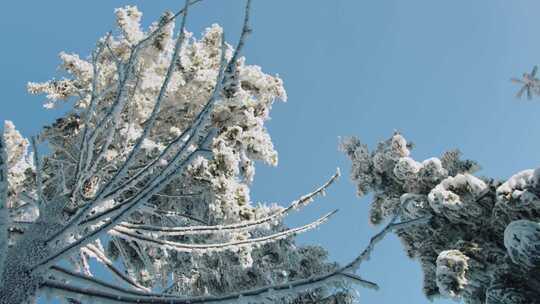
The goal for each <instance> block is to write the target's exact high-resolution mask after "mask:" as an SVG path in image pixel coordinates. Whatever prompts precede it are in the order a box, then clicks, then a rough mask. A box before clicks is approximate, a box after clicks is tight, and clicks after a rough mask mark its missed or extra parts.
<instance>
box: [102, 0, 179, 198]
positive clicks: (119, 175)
mask: <svg viewBox="0 0 540 304" xmlns="http://www.w3.org/2000/svg"><path fill="white" fill-rule="evenodd" d="M188 6H189V0H186V1H185V5H184V9H183V11H184V12H183V14H182V22H181V25H180V32H179V34H178V38H177V39H176V45H175V47H174V51H173V55H172V58H171V63H170V64H169V67H168V69H167V74H166V75H165V79H164V80H163V82H162V84H161V88H160V89H159V94H158V96H157V98H156V102H155V104H154V108H153V109H152V113H151V114H150V118H148V120H147V121H146V124H145V127H144V129H143V132H142V134H141V135H140V136H139V138H138V139H137V142H136V143H135V145H134V146H133V148H132V149H131V151H130V152H129V154H128V156H127V158H126V160H125V161H124V163H123V164H122V166H121V167H120V168H119V169H118V170H117V171H116V173H115V174H114V175H113V177H112V178H111V180H110V181H109V182H108V183H107V184H106V185H105V186H104V187H103V190H100V193H102V192H106V191H108V190H109V189H110V188H111V187H112V185H114V183H115V182H116V181H118V180H120V179H121V178H122V177H123V176H124V175H125V173H126V172H127V170H128V168H129V166H130V165H131V164H132V163H133V159H134V158H135V156H137V155H138V153H139V151H140V150H141V147H142V144H143V142H144V141H145V140H146V139H147V138H148V135H149V133H150V130H151V129H152V128H153V126H154V123H155V121H156V119H157V115H158V113H159V111H160V109H161V103H162V101H163V98H164V96H165V93H166V92H167V88H168V86H169V82H170V80H171V77H172V75H173V72H174V70H175V68H176V62H177V61H178V60H180V59H181V57H180V49H181V48H182V44H183V42H184V39H185V26H186V20H187V15H188Z"/></svg>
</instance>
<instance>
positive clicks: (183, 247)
mask: <svg viewBox="0 0 540 304" xmlns="http://www.w3.org/2000/svg"><path fill="white" fill-rule="evenodd" d="M336 212H337V210H336V211H333V212H330V213H328V214H326V215H324V216H323V217H321V218H319V219H317V220H315V221H313V222H311V223H309V224H307V225H304V226H301V227H297V228H290V229H286V230H284V231H282V232H278V233H274V234H271V235H267V236H263V237H258V238H252V239H247V240H241V241H231V242H226V243H218V244H183V243H178V242H172V241H166V240H161V239H158V238H156V237H152V236H147V235H143V234H137V233H136V231H133V230H131V229H126V228H124V227H121V226H117V227H115V228H113V229H112V231H111V232H110V233H111V234H112V235H115V236H118V237H120V238H125V239H127V240H134V241H137V242H141V243H144V244H147V245H150V246H154V247H159V248H162V249H170V250H175V251H180V252H213V251H222V250H228V249H234V248H240V247H242V246H253V245H259V246H260V245H264V244H265V243H269V242H275V241H278V240H281V239H284V238H287V237H290V236H294V235H297V234H299V233H302V232H305V231H308V230H311V229H314V228H316V227H318V226H319V225H321V224H322V223H324V222H326V221H327V220H328V219H329V218H330V217H331V216H332V215H334V214H335V213H336ZM157 235H159V234H157Z"/></svg>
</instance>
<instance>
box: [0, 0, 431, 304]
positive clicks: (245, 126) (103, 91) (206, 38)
mask: <svg viewBox="0 0 540 304" xmlns="http://www.w3.org/2000/svg"><path fill="white" fill-rule="evenodd" d="M197 2H200V0H191V1H186V3H185V6H184V8H183V9H182V10H180V11H179V12H177V13H171V12H166V13H164V14H163V15H162V17H161V18H160V19H159V20H158V21H156V22H155V23H153V24H152V25H151V26H150V28H149V29H148V30H147V31H144V30H143V29H141V27H140V24H139V22H140V19H141V16H142V14H141V12H140V11H138V10H137V8H136V7H133V6H127V7H124V8H120V9H117V10H116V11H115V13H116V18H117V23H118V26H119V29H120V34H119V35H113V34H112V33H108V34H107V35H105V36H104V37H103V38H101V39H99V41H98V43H97V45H96V49H95V50H94V51H93V52H92V53H91V56H89V58H86V59H83V58H81V57H80V56H78V55H76V54H68V53H61V54H60V59H61V68H62V69H63V70H65V71H66V72H67V73H69V75H70V77H68V78H64V79H59V80H51V81H46V82H41V83H29V84H28V90H29V91H30V92H31V93H42V94H46V97H47V102H46V103H45V107H46V108H54V107H55V106H56V105H58V104H59V103H62V102H69V103H71V104H72V105H73V107H72V109H71V111H69V112H68V113H67V114H65V115H64V116H63V117H61V118H59V119H57V120H56V122H55V123H53V124H51V125H49V126H46V127H44V128H43V130H42V131H41V132H40V133H39V134H38V136H35V137H33V138H32V139H31V140H30V141H29V140H27V139H25V138H24V137H23V136H22V135H21V134H20V133H19V132H18V131H17V130H16V129H15V127H14V125H13V123H11V122H6V123H5V126H4V132H3V136H2V140H1V141H0V151H1V154H0V156H1V157H0V232H1V234H0V279H1V280H0V281H1V282H2V283H1V285H0V294H1V295H2V296H1V297H0V303H27V302H32V301H33V300H34V299H35V298H36V296H38V295H40V294H42V293H43V292H48V293H50V294H51V295H52V296H54V297H59V298H60V299H63V300H65V301H67V302H70V303H81V302H86V301H97V302H99V303H109V302H115V303H116V302H120V303H218V302H219V303H226V302H232V303H264V302H270V303H328V304H330V303H351V301H352V300H353V295H354V292H353V289H352V286H353V285H355V284H360V285H361V286H364V287H369V288H376V287H377V285H376V284H375V283H372V282H369V281H366V280H363V279H362V278H360V277H359V276H357V275H356V274H355V272H356V271H357V269H358V266H359V265H360V263H361V262H362V261H364V260H365V259H367V258H368V257H369V255H370V253H371V251H372V250H373V248H374V245H375V243H376V241H378V240H380V239H381V238H382V237H383V236H384V235H385V234H386V233H387V232H389V231H390V230H392V229H404V227H405V226H409V225H412V224H416V223H418V222H419V221H420V222H421V220H424V221H425V218H423V219H420V220H417V219H415V220H412V221H406V222H403V223H396V222H391V223H390V224H389V225H388V226H387V227H386V228H385V229H383V230H382V231H381V232H380V233H379V234H378V235H376V236H375V237H374V238H373V239H372V240H371V242H370V243H369V245H368V247H367V248H366V249H365V250H364V251H362V252H361V253H360V254H359V255H358V256H357V257H356V258H355V259H354V260H353V261H351V262H350V263H348V264H346V265H344V266H339V265H337V264H336V263H330V262H328V261H327V253H326V251H325V250H324V249H323V248H321V247H318V246H307V247H297V246H296V245H295V242H294V239H293V236H295V235H297V234H299V233H302V232H305V231H307V230H310V229H313V228H315V227H317V226H319V225H321V224H322V223H324V222H325V221H326V220H328V219H329V218H330V217H331V216H332V214H334V212H332V213H329V214H326V215H324V216H322V217H321V218H319V219H317V220H315V221H313V222H311V223H308V224H306V225H304V226H301V227H296V228H288V227H286V226H285V225H284V224H283V221H282V220H283V218H284V217H285V216H286V215H287V214H289V213H291V212H292V211H295V210H297V209H300V208H302V207H304V206H306V205H308V204H310V203H311V202H312V201H313V200H314V198H316V197H317V196H319V195H322V194H324V193H325V191H326V189H327V188H328V187H329V186H330V185H331V184H332V183H333V182H334V181H335V180H336V179H337V177H338V175H339V173H336V174H335V175H334V176H332V177H331V178H330V179H329V180H328V181H327V182H326V183H324V184H323V185H322V186H320V187H319V188H317V189H315V190H313V191H312V192H310V193H308V194H305V195H302V196H300V197H299V198H298V199H296V200H293V201H292V202H291V203H290V204H289V205H288V206H286V207H281V206H278V205H272V206H268V205H255V204H254V203H252V202H251V199H250V196H249V189H250V182H251V181H252V180H253V178H254V173H255V171H254V168H255V167H254V163H255V162H256V161H262V162H264V163H266V164H268V165H277V152H276V151H275V150H274V148H273V145H272V141H271V138H270V135H269V134H268V132H267V130H266V129H265V126H264V123H265V121H266V120H267V119H268V118H269V112H270V109H271V107H272V104H273V102H274V101H275V100H278V99H281V100H285V99H286V93H285V90H284V88H283V84H282V81H281V79H280V78H278V77H276V76H271V75H268V74H265V73H264V72H262V70H261V68H260V67H258V66H254V65H249V64H247V63H246V60H245V58H243V57H241V55H240V54H241V51H242V49H243V47H244V44H245V43H246V39H247V37H248V34H249V33H250V32H251V29H250V27H249V12H250V1H247V5H246V11H245V18H244V23H243V28H242V31H241V34H240V38H239V41H238V43H237V45H236V46H235V47H234V48H233V47H232V46H230V45H229V44H227V43H226V39H225V37H224V32H223V29H222V28H221V27H219V26H218V25H213V26H211V27H209V28H208V29H207V30H206V31H205V32H204V33H203V35H202V37H201V38H200V39H196V38H194V37H193V35H192V34H191V33H189V32H188V31H187V30H186V20H187V16H188V10H189V8H190V6H191V5H194V4H196V3H197ZM177 19H179V20H177ZM175 22H178V23H180V26H179V30H178V31H177V33H175V32H174V24H175ZM45 145H46V147H47V148H46V149H41V150H43V152H41V151H39V150H40V147H41V148H43V146H45ZM91 260H94V261H96V262H98V263H100V264H101V266H102V267H103V268H104V269H106V270H107V271H109V273H110V274H111V275H112V276H113V277H114V278H115V279H116V281H115V282H114V283H112V282H109V281H108V280H106V279H105V278H103V277H102V278H100V277H97V275H96V273H95V272H94V269H93V267H91V266H90V261H91Z"/></svg>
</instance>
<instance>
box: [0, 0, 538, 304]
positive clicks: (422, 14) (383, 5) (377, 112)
mask: <svg viewBox="0 0 540 304" xmlns="http://www.w3.org/2000/svg"><path fill="white" fill-rule="evenodd" d="M125 4H136V5H137V6H139V8H140V9H141V10H142V11H143V12H144V14H145V15H144V17H143V18H144V23H145V24H148V23H149V22H150V21H153V20H155V19H156V18H157V17H158V16H159V14H160V13H161V12H163V11H164V10H165V9H173V10H176V9H177V8H179V7H181V6H182V1H149V0H146V1H142V0H140V1H135V0H132V1H118V0H111V1H86V2H83V1H67V0H57V1H27V0H19V1H6V2H5V3H3V4H2V10H0V34H1V36H2V47H1V48H0V55H1V56H0V69H1V72H0V83H2V97H1V99H0V105H1V111H0V119H1V120H4V119H10V120H13V121H14V122H15V124H16V125H17V127H18V128H19V129H20V130H21V131H22V132H23V133H24V135H26V136H29V135H32V134H34V133H35V132H37V131H38V129H39V128H40V126H42V125H43V124H44V123H46V122H50V121H52V120H53V119H54V117H56V116H57V115H59V114H58V113H57V112H51V111H45V110H43V109H42V107H41V104H42V100H43V98H42V97H35V96H30V95H28V94H26V93H25V85H26V82H27V81H41V80H46V79H49V78H50V77H52V76H55V75H56V76H59V74H58V72H57V70H56V66H57V64H58V62H59V61H58V56H57V55H58V53H59V52H60V51H62V50H65V51H68V52H76V53H80V54H82V55H87V54H89V51H90V49H91V48H92V46H93V45H94V44H95V41H96V39H97V38H98V37H100V36H101V35H102V34H103V33H105V32H106V31H108V30H111V29H113V28H114V18H113V9H114V8H115V7H119V6H122V5H125ZM242 6H243V1H240V0H205V1H204V3H203V4H201V5H198V6H197V7H196V9H194V10H193V11H192V15H191V19H190V21H189V29H190V30H191V31H193V32H195V33H196V34H198V33H200V32H201V31H202V30H203V29H204V27H205V26H208V25H210V24H212V23H219V24H221V25H223V26H224V28H225V30H226V32H227V34H228V37H229V38H228V39H229V41H231V42H234V41H236V40H235V38H236V37H237V36H238V31H239V28H240V22H241V17H242ZM539 9H540V2H538V1H533V0H514V1H505V0H476V1H470V0H454V1H433V0H410V1H398V0H382V1H353V0H348V1H345V0H333V1H307V0H297V1H287V0H274V1H263V0H255V1H254V5H253V28H254V33H253V35H252V36H251V38H250V40H249V42H248V46H247V48H246V51H245V54H246V57H247V59H248V62H249V63H252V64H257V65H261V66H262V67H263V70H265V71H266V72H269V73H273V74H274V73H279V74H280V76H281V77H282V78H283V79H284V81H285V86H286V89H287V92H288V95H289V100H288V102H287V103H278V104H276V105H275V107H274V110H273V112H272V120H271V121H270V122H269V123H268V128H269V130H270V133H271V135H272V137H273V140H274V143H275V145H276V147H277V149H278V151H279V153H280V154H279V155H280V163H279V166H278V167H277V168H267V167H264V166H259V167H258V168H257V170H258V171H257V175H256V178H255V183H254V185H253V188H252V197H253V199H254V200H255V201H265V202H283V203H285V202H287V201H289V200H291V199H293V198H295V197H297V196H298V195H299V194H301V193H304V192H307V191H309V190H310V189H312V188H313V187H314V186H315V185H318V184H319V183H321V182H322V181H323V180H325V179H326V178H327V177H328V176H329V175H331V174H332V173H333V172H334V170H335V168H336V167H341V168H342V171H343V173H344V177H343V178H342V179H341V180H340V182H339V183H338V184H337V185H335V186H334V187H333V188H332V189H330V190H329V192H328V196H326V197H325V198H323V199H321V200H319V201H318V203H316V204H314V205H312V206H311V207H310V208H308V209H307V210H305V212H303V213H301V214H296V215H294V216H292V217H291V219H290V223H291V224H297V223H300V222H306V221H308V220H309V219H313V218H315V217H316V216H317V215H320V214H323V213H324V212H326V211H328V210H330V209H334V208H339V209H340V213H339V214H338V215H336V217H334V220H333V221H331V222H330V223H328V224H326V225H325V226H324V227H322V228H321V229H319V230H316V231H314V232H311V233H309V234H307V235H304V236H301V237H300V238H299V241H300V242H301V243H302V244H321V245H323V246H325V247H326V248H328V250H329V252H330V257H331V259H333V260H336V261H339V262H346V261H348V260H349V259H351V258H352V257H353V256H355V254H357V252H358V251H359V250H361V249H362V248H363V247H364V246H365V245H366V244H367V241H368V239H369V237H370V236H371V235H373V234H374V233H375V232H376V231H377V230H378V228H376V227H371V226H369V225H368V224H367V210H368V203H369V199H367V198H364V199H358V198H357V197H356V196H355V189H354V186H353V185H352V183H351V182H350V181H349V180H348V177H347V175H348V171H349V163H348V161H347V160H346V159H345V157H344V156H343V155H342V154H341V153H340V152H338V150H337V143H338V136H344V135H358V136H359V137H360V138H361V139H362V140H363V141H364V142H366V143H368V144H369V145H370V146H372V147H373V146H375V145H376V143H377V142H378V141H380V140H383V139H386V138H388V137H389V136H390V135H391V134H392V132H393V130H395V129H397V130H399V131H401V132H402V133H403V134H404V135H405V137H406V138H408V139H409V140H411V141H413V142H414V143H415V144H416V148H415V150H414V151H413V157H414V158H416V159H417V160H423V159H425V158H427V157H431V156H438V155H440V154H441V153H442V152H443V151H445V150H448V149H452V148H459V149H460V150H462V151H463V153H464V156H465V157H467V158H471V159H475V160H477V161H479V163H480V164H481V165H482V167H483V168H484V169H483V170H482V171H480V172H479V174H481V175H487V176H492V177H499V178H506V177H509V176H510V175H511V174H513V173H515V172H517V171H519V170H522V169H526V168H533V167H536V166H537V164H538V162H539V158H540V154H539V153H538V151H539V149H540V141H537V140H536V138H537V136H538V135H537V134H540V124H539V123H538V122H537V120H538V117H540V104H539V103H538V101H533V102H528V101H526V100H522V101H518V100H516V99H515V98H514V94H515V92H516V91H517V89H518V88H517V87H516V86H514V85H513V84H511V83H510V82H509V78H510V77H513V76H519V75H521V73H523V72H525V71H529V70H530V69H531V68H532V66H533V65H534V64H535V63H538V62H539V61H538V59H539V54H540V43H538V42H537V40H536V39H534V38H535V37H536V36H537V33H538V29H539V28H540V20H539V18H537V15H536V13H535V12H538V11H539ZM361 274H362V275H363V276H364V277H365V278H367V279H370V280H374V281H376V282H378V283H379V284H380V286H381V288H382V289H381V290H380V291H378V292H372V291H369V290H360V294H361V295H360V298H361V302H362V303H428V301H427V300H426V299H425V298H424V297H423V295H422V293H421V274H420V270H419V266H418V264H417V263H416V262H414V261H410V260H408V259H407V258H406V257H405V255H404V253H403V250H402V249H401V245H400V243H399V241H398V240H397V239H396V238H395V237H389V238H387V239H386V240H384V241H383V243H381V244H380V245H379V246H378V247H377V249H376V251H375V254H374V257H373V258H372V259H371V260H370V261H368V262H367V263H366V264H365V265H363V267H362V268H361ZM435 303H450V302H449V301H445V300H436V301H435Z"/></svg>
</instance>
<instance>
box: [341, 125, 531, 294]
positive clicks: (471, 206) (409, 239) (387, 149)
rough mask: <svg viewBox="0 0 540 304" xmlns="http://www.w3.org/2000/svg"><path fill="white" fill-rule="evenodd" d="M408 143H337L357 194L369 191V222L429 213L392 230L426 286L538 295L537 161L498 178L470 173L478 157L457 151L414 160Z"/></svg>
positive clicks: (397, 138)
mask: <svg viewBox="0 0 540 304" xmlns="http://www.w3.org/2000/svg"><path fill="white" fill-rule="evenodd" d="M411 148H412V144H410V143H408V142H407V141H406V140H405V138H404V137H403V136H402V135H400V134H399V133H396V134H394V135H393V136H392V137H391V138H390V139H388V140H386V141H384V142H381V143H379V145H378V146H377V148H376V149H375V150H374V151H371V152H370V151H369V150H368V147H367V145H365V144H363V143H361V142H360V140H359V139H358V138H355V137H351V138H346V139H344V140H343V141H342V143H341V149H342V150H343V151H344V152H345V153H346V154H347V156H348V157H349V158H350V159H351V161H352V171H351V178H352V180H353V182H354V183H355V184H356V185H357V189H358V195H359V196H364V195H366V194H368V193H369V192H372V193H373V202H372V203H371V206H370V215H369V220H370V222H371V223H372V224H379V223H381V222H383V221H384V220H385V219H386V218H388V217H395V216H397V214H400V215H398V216H399V217H401V219H402V220H407V219H411V218H416V217H421V216H426V217H430V220H428V221H426V222H425V223H424V224H421V225H417V226H415V227H411V228H408V229H406V230H402V229H398V230H396V231H395V232H396V234H397V235H398V236H399V238H400V239H401V240H402V242H403V245H404V247H405V250H406V252H407V255H408V256H409V257H411V258H415V259H417V260H419V261H420V263H421V266H422V270H423V273H424V293H425V294H426V295H427V296H428V297H429V298H433V297H436V296H439V295H442V296H444V297H450V298H455V299H462V300H463V301H464V302H465V303H470V304H480V303H486V304H518V303H519V304H525V303H540V169H536V170H524V171H521V172H519V173H517V174H515V175H514V176H512V177H510V178H509V179H508V180H507V181H504V182H502V181H497V180H494V179H491V178H486V177H476V176H474V175H472V173H473V172H474V171H475V170H477V169H478V168H479V167H478V165H477V164H476V163H475V162H474V161H470V160H461V159H460V153H459V151H449V152H446V153H444V154H443V155H442V156H441V157H440V158H435V157H434V158H429V159H426V160H424V161H421V162H419V161H416V160H414V159H413V158H412V157H411V156H410V149H411ZM400 206H404V210H403V209H401V208H400ZM401 211H402V212H401Z"/></svg>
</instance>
